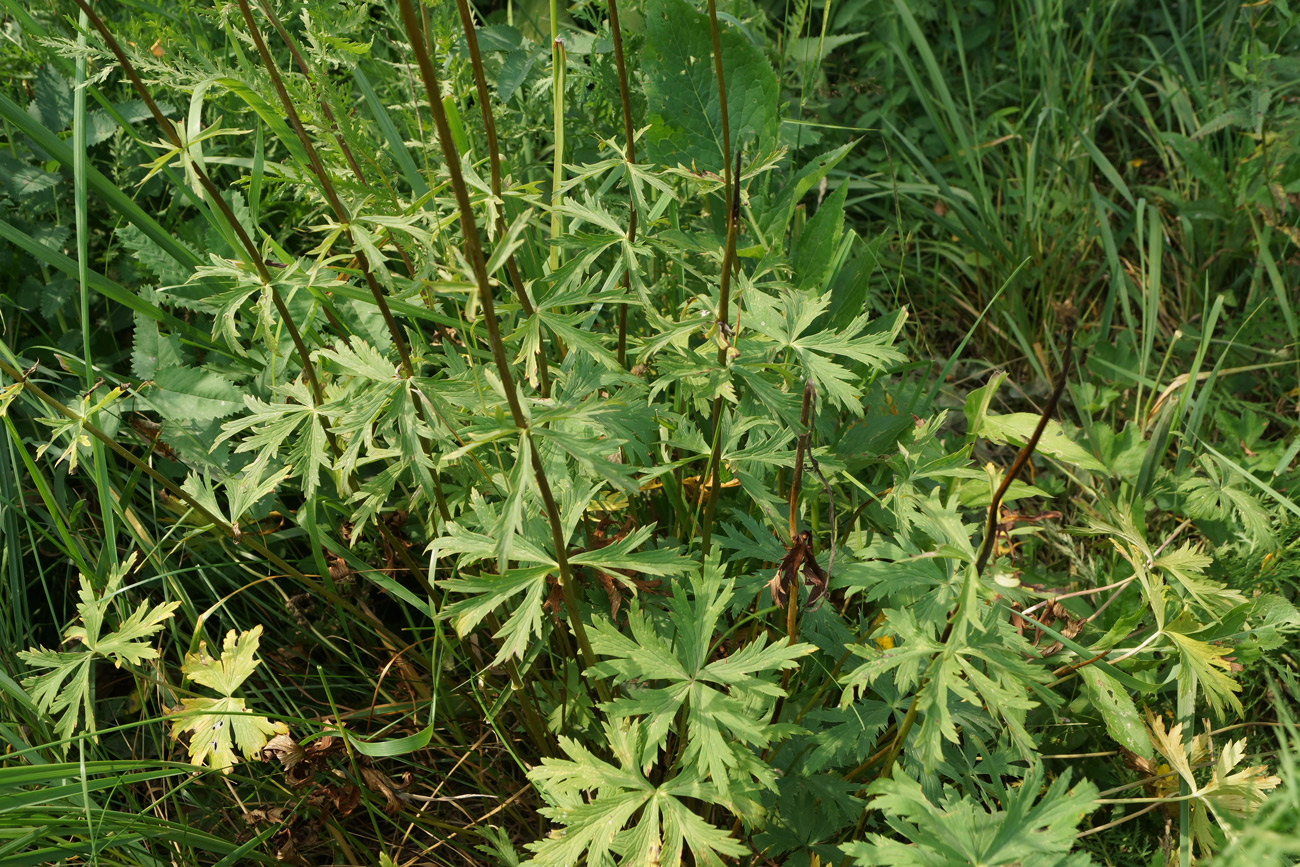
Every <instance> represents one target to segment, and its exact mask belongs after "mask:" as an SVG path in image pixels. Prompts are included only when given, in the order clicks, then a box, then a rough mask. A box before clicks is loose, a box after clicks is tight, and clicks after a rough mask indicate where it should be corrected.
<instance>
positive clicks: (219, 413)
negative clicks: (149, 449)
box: [149, 367, 243, 424]
mask: <svg viewBox="0 0 1300 867" xmlns="http://www.w3.org/2000/svg"><path fill="white" fill-rule="evenodd" d="M154 382H155V383H156V384H157V385H158V390H157V391H154V392H153V393H151V394H150V395H149V400H150V401H151V402H152V403H154V404H155V405H156V406H157V407H158V409H159V411H161V412H162V413H163V415H165V416H167V417H170V418H181V419H190V420H191V421H194V422H195V423H197V424H207V423H209V422H213V421H216V420H217V419H220V418H225V417H226V416H228V415H230V414H232V413H234V412H236V411H238V410H239V408H240V407H241V406H242V405H243V401H242V397H243V396H242V394H241V393H240V391H239V389H237V388H235V386H234V384H233V383H232V382H231V381H230V380H228V379H226V378H225V377H224V376H222V375H221V374H219V373H217V372H216V371H213V370H208V369H205V368H197V367H164V368H162V369H161V370H158V371H157V372H156V373H155V374H154Z"/></svg>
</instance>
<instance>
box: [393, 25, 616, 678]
mask: <svg viewBox="0 0 1300 867" xmlns="http://www.w3.org/2000/svg"><path fill="white" fill-rule="evenodd" d="M398 4H399V6H400V7H401V10H402V24H403V25H404V27H405V28H406V35H407V38H408V39H409V40H410V43H411V50H412V52H413V53H414V54H415V59H416V63H417V64H418V66H419V69H420V77H421V78H422V79H423V81H424V90H425V96H426V98H427V99H428V101H429V108H430V110H431V111H432V113H433V122H434V126H435V127H436V128H437V131H438V143H439V144H440V146H441V147H442V153H443V158H444V160H445V161H446V163H447V173H448V175H449V176H450V179H451V188H452V191H453V192H454V194H455V196H456V205H457V207H458V209H459V211H460V228H461V234H462V236H463V237H464V241H465V258H466V259H467V260H468V261H469V264H470V267H471V268H472V269H473V271H474V279H475V282H476V283H477V285H478V297H479V306H480V307H481V308H482V310H483V324H484V326H485V327H486V329H487V333H488V343H489V345H490V346H491V347H492V360H493V362H494V363H495V364H496V368H497V376H498V377H499V378H500V380H501V387H502V389H503V390H504V391H505V394H506V403H507V404H508V405H509V407H510V415H511V418H512V419H513V420H514V423H515V427H517V428H519V429H520V430H521V431H527V430H528V426H529V425H528V417H527V416H526V415H525V414H524V408H523V405H522V404H521V403H520V400H519V393H518V391H517V389H516V388H515V378H514V374H513V373H512V372H511V370H510V361H509V359H508V358H507V357H506V350H505V344H504V342H503V341H502V340H501V329H500V327H499V325H498V324H497V314H496V306H495V304H494V302H493V297H492V284H491V283H490V281H489V277H488V273H487V261H486V259H485V258H484V256H483V245H482V241H481V240H480V238H479V233H478V225H477V223H475V221H474V211H473V208H472V207H471V205H470V201H469V190H468V188H467V187H466V186H465V178H464V175H463V174H462V173H461V170H460V157H459V155H458V154H457V153H456V144H455V142H453V141H452V137H451V128H450V127H449V126H448V125H447V114H446V112H445V111H444V110H443V107H442V100H441V98H439V93H440V89H439V85H438V76H437V73H436V72H435V71H434V68H433V63H432V62H431V61H430V59H429V54H430V52H429V51H428V49H427V46H426V43H425V39H424V32H423V30H421V29H420V22H419V20H418V19H417V18H416V15H415V7H414V5H413V4H412V2H411V0H398ZM531 452H532V467H533V476H534V479H535V480H536V482H537V490H538V493H539V494H540V495H541V497H542V504H543V506H544V507H545V509H546V518H547V522H548V523H549V524H550V527H551V541H552V544H553V546H554V548H555V562H556V566H557V568H558V571H559V582H560V587H561V590H562V592H563V594H564V603H565V609H566V610H567V613H568V620H569V627H570V628H571V629H572V630H573V635H574V637H575V638H576V639H577V641H578V648H579V650H580V652H581V654H582V661H583V664H584V665H586V666H588V667H590V666H592V665H595V663H596V655H595V653H594V652H593V651H592V649H591V642H590V641H589V640H588V638H587V629H586V627H585V626H584V625H583V622H582V612H581V610H580V609H579V606H578V594H577V590H576V588H575V586H574V583H573V570H572V568H571V566H570V564H569V555H568V551H567V548H566V540H565V538H564V525H563V521H562V520H561V517H560V509H559V506H558V505H557V504H556V501H555V496H554V494H553V493H552V491H551V485H550V483H549V482H548V481H547V478H546V468H545V466H544V465H543V464H542V458H541V455H540V454H538V451H537V449H535V448H534V449H532V450H531ZM596 688H597V691H598V692H599V693H600V696H601V698H602V699H607V698H608V690H607V689H606V687H605V685H604V683H603V682H600V681H598V682H597V684H596Z"/></svg>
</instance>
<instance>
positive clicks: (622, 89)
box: [607, 0, 637, 367]
mask: <svg viewBox="0 0 1300 867" xmlns="http://www.w3.org/2000/svg"><path fill="white" fill-rule="evenodd" d="M607 5H608V6H609V30H610V33H611V34H612V35H613V37H614V65H615V66H616V67H617V69H618V97H619V101H620V102H621V103H622V104H623V138H624V139H625V140H626V142H627V154H626V157H625V158H626V159H627V162H628V166H629V169H628V183H627V198H628V208H629V214H628V219H627V245H628V247H631V246H632V245H633V244H635V243H636V218H637V214H636V197H635V196H634V195H633V194H632V178H631V165H632V164H633V163H635V162H636V131H635V130H633V129H632V100H631V97H630V96H629V94H628V89H627V67H626V65H625V64H624V62H623V29H622V27H620V26H619V23H618V2H617V0H607ZM631 288H632V272H631V270H628V271H626V272H624V274H623V293H624V294H625V295H626V294H628V293H629V292H630V291H631ZM618 363H619V364H620V365H622V366H623V367H627V304H620V305H619V306H618Z"/></svg>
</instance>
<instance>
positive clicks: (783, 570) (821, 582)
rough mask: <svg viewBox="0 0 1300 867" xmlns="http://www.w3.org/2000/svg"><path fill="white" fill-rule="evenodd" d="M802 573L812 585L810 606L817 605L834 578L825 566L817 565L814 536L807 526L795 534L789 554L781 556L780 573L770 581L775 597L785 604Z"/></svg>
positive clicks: (774, 600) (775, 599)
mask: <svg viewBox="0 0 1300 867" xmlns="http://www.w3.org/2000/svg"><path fill="white" fill-rule="evenodd" d="M799 575H803V583H804V584H805V585H807V586H809V587H811V588H812V590H811V592H809V594H808V602H807V607H808V608H810V609H811V608H814V607H816V605H817V604H818V603H819V602H820V600H821V599H822V597H823V596H825V595H826V589H827V585H828V583H829V580H830V579H829V577H828V576H827V574H826V572H825V571H824V570H823V569H822V567H821V566H819V565H817V557H816V555H815V554H814V553H813V549H812V537H811V536H810V535H809V533H808V531H806V530H805V531H804V532H802V533H800V534H799V535H798V536H796V537H795V539H794V542H793V543H792V544H791V545H790V547H789V548H788V549H787V550H786V552H785V557H783V558H782V559H781V565H780V566H777V567H776V574H775V575H773V576H772V580H771V581H769V582H768V584H767V589H768V590H769V591H771V593H772V601H773V602H775V603H776V604H777V605H780V606H784V605H785V604H786V601H787V600H788V599H789V594H790V591H791V589H793V588H794V587H796V586H798V584H797V582H798V580H799Z"/></svg>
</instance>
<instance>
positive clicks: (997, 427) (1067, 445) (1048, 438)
mask: <svg viewBox="0 0 1300 867" xmlns="http://www.w3.org/2000/svg"><path fill="white" fill-rule="evenodd" d="M1039 418H1040V416H1038V415H1037V414H1036V413H1032V412H1013V413H1007V414H1006V415H997V414H994V413H988V414H986V415H985V416H984V418H983V420H982V422H981V424H980V426H979V429H978V430H977V431H976V432H975V433H976V435H977V436H982V437H984V438H985V439H987V440H989V441H990V442H994V443H999V444H1000V443H1011V444H1012V445H1017V446H1023V445H1024V444H1025V443H1027V442H1028V441H1029V438H1030V437H1031V436H1033V433H1034V429H1035V428H1037V427H1038V421H1039ZM1037 450H1038V451H1039V452H1041V453H1043V454H1045V455H1050V456H1051V457H1054V458H1056V459H1057V460H1060V461H1065V462H1066V463H1067V464H1074V465H1075V466H1076V467H1082V468H1083V469H1085V470H1093V471H1095V472H1098V473H1104V472H1106V468H1105V467H1104V466H1102V463H1101V461H1099V460H1097V459H1096V458H1094V457H1093V456H1092V455H1091V454H1089V453H1088V451H1087V450H1086V449H1084V448H1083V446H1081V445H1079V444H1078V443H1076V442H1075V441H1074V440H1072V439H1070V438H1069V437H1068V436H1066V435H1065V429H1064V428H1063V427H1061V423H1060V422H1059V421H1057V420H1056V419H1048V421H1047V426H1046V427H1045V428H1043V435H1042V437H1041V438H1039V440H1038V449H1037Z"/></svg>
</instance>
